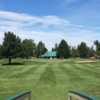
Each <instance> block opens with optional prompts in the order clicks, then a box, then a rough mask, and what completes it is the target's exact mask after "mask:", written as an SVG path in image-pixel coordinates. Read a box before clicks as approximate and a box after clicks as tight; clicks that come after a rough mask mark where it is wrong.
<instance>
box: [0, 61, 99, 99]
mask: <svg viewBox="0 0 100 100" xmlns="http://www.w3.org/2000/svg"><path fill="white" fill-rule="evenodd" d="M78 60H79V59H76V60H74V59H68V60H43V59H33V60H32V59H31V60H28V61H24V60H19V61H16V60H15V62H20V63H21V62H23V64H21V65H20V64H19V65H2V64H4V63H5V62H4V60H1V61H0V100H6V99H7V98H9V97H11V96H15V95H16V94H19V93H22V92H25V91H32V100H40V99H41V100H66V98H67V93H68V91H70V90H72V91H81V92H86V93H87V94H89V95H94V96H97V98H99V99H100V62H99V61H97V62H95V63H82V64H79V63H77V61H78Z"/></svg>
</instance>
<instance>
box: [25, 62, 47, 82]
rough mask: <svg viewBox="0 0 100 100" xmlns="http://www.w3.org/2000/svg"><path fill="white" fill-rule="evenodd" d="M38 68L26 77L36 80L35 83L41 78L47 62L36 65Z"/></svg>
mask: <svg viewBox="0 0 100 100" xmlns="http://www.w3.org/2000/svg"><path fill="white" fill-rule="evenodd" d="M36 67H38V69H37V70H36V71H35V72H34V74H29V75H28V76H27V77H26V78H28V79H32V80H33V81H34V80H35V83H37V81H38V80H39V79H40V77H41V74H42V73H43V72H44V70H45V68H46V67H47V64H42V65H38V66H36Z"/></svg>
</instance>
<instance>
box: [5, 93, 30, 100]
mask: <svg viewBox="0 0 100 100" xmlns="http://www.w3.org/2000/svg"><path fill="white" fill-rule="evenodd" d="M7 100H31V91H29V92H24V93H20V94H17V95H16V96H14V97H10V98H9V99H7Z"/></svg>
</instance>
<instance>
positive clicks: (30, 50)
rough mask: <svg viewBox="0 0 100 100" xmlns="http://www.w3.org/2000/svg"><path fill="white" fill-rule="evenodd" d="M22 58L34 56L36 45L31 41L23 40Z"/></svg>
mask: <svg viewBox="0 0 100 100" xmlns="http://www.w3.org/2000/svg"><path fill="white" fill-rule="evenodd" d="M22 49H23V50H22V57H24V58H30V57H32V56H33V55H35V50H36V44H35V43H34V41H33V40H31V39H25V40H23V42H22Z"/></svg>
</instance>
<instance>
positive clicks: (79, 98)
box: [68, 91, 97, 100]
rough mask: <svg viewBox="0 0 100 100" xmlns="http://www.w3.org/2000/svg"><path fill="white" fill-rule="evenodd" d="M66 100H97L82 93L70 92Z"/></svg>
mask: <svg viewBox="0 0 100 100" xmlns="http://www.w3.org/2000/svg"><path fill="white" fill-rule="evenodd" d="M75 98H76V99H75ZM68 100H97V98H96V97H95V96H89V95H88V94H86V93H83V92H75V91H70V92H69V94H68Z"/></svg>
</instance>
